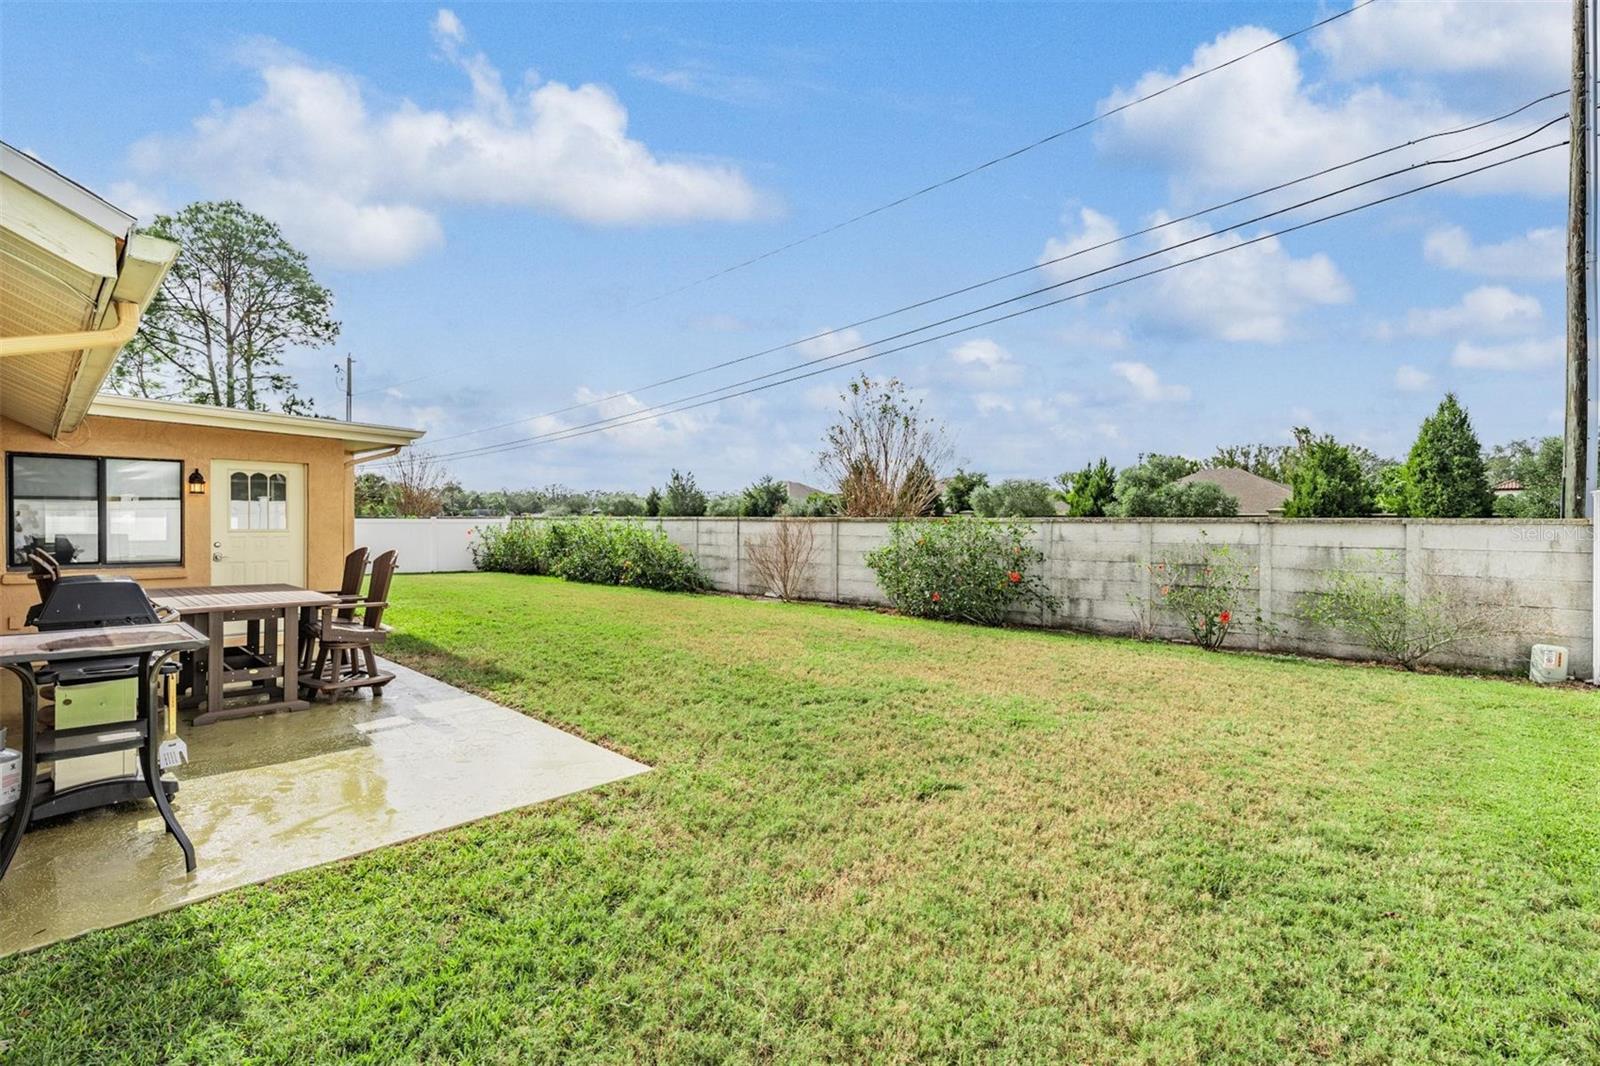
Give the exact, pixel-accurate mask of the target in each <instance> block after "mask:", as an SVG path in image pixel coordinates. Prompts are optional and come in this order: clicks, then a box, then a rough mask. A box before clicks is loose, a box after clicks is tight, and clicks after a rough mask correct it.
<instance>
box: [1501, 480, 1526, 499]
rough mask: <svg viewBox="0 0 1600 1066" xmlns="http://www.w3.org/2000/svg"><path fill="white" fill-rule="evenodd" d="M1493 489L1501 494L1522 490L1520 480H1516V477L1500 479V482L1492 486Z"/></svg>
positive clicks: (1506, 494)
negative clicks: (1505, 479)
mask: <svg viewBox="0 0 1600 1066" xmlns="http://www.w3.org/2000/svg"><path fill="white" fill-rule="evenodd" d="M1494 491H1495V492H1496V493H1497V494H1499V495H1501V496H1509V495H1511V494H1512V493H1515V492H1521V491H1522V482H1520V481H1518V480H1517V479H1516V478H1512V479H1511V480H1509V481H1502V482H1500V484H1498V485H1496V486H1495V487H1494Z"/></svg>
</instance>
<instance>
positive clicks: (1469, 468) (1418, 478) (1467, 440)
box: [1406, 392, 1494, 518]
mask: <svg viewBox="0 0 1600 1066" xmlns="http://www.w3.org/2000/svg"><path fill="white" fill-rule="evenodd" d="M1406 467H1407V472H1408V474H1409V475H1410V482H1411V488H1410V501H1409V503H1410V506H1409V508H1408V510H1409V511H1410V513H1411V514H1412V515H1414V516H1416V517H1417V518H1484V517H1487V516H1488V515H1489V514H1491V513H1492V512H1493V509H1494V493H1493V491H1491V489H1490V488H1489V475H1488V472H1487V471H1486V470H1485V469H1484V465H1483V446H1482V445H1480V444H1479V443H1478V435H1477V434H1476V433H1475V432H1473V429H1472V420H1471V419H1470V418H1468V417H1467V411H1466V408H1464V407H1462V406H1461V403H1460V401H1458V400H1457V399H1456V395H1455V393H1453V392H1452V393H1447V394H1446V395H1445V398H1444V401H1443V402H1442V403H1440V404H1439V409H1438V410H1437V411H1435V412H1434V413H1433V414H1431V415H1429V416H1428V417H1427V418H1425V419H1423V421H1422V428H1421V429H1420V430H1418V431H1417V442H1416V443H1415V444H1413V445H1412V446H1411V457H1410V458H1409V459H1407V460H1406Z"/></svg>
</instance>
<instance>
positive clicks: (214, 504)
mask: <svg viewBox="0 0 1600 1066" xmlns="http://www.w3.org/2000/svg"><path fill="white" fill-rule="evenodd" d="M211 485H212V493H211V583H212V584H213V585H272V584H288V585H303V584H305V579H306V468H305V467H304V466H301V465H299V464H296V463H255V462H245V461H242V460H234V459H218V460H216V461H215V462H213V463H212V464H211Z"/></svg>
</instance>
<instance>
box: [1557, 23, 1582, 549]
mask: <svg viewBox="0 0 1600 1066" xmlns="http://www.w3.org/2000/svg"><path fill="white" fill-rule="evenodd" d="M1587 8H1588V4H1587V3H1586V2H1585V0H1572V139H1571V142H1570V143H1569V144H1568V146H1567V158H1568V175H1567V403H1566V408H1567V417H1566V431H1565V434H1564V437H1563V445H1564V446H1563V449H1562V455H1561V514H1562V517H1564V518H1582V517H1583V514H1584V500H1585V497H1586V495H1587V493H1588V481H1589V476H1588V463H1589V290H1588V247H1587V245H1588V234H1589V218H1588V215H1589V32H1588V31H1589V25H1588V11H1587Z"/></svg>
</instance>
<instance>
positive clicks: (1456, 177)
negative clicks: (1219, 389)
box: [478, 140, 1567, 454]
mask: <svg viewBox="0 0 1600 1066" xmlns="http://www.w3.org/2000/svg"><path fill="white" fill-rule="evenodd" d="M1566 144H1567V142H1566V141H1564V140H1563V141H1556V142H1555V143H1553V144H1547V145H1545V146H1544V147H1543V148H1534V149H1530V150H1529V151H1526V152H1523V153H1521V154H1519V155H1515V156H1511V157H1510V158H1508V159H1501V160H1497V161H1496V162H1493V163H1486V164H1484V165H1483V166H1481V167H1474V168H1473V169H1471V170H1466V171H1462V172H1461V173H1460V174H1452V175H1451V176H1449V177H1446V178H1440V179H1439V180H1437V181H1432V182H1429V183H1427V184H1426V185H1418V186H1415V187H1414V188H1410V189H1405V190H1402V191H1400V192H1397V193H1391V194H1390V195H1388V196H1384V197H1380V198H1379V199H1376V200H1369V201H1367V202H1366V203H1363V204H1356V205H1355V206H1353V207H1347V208H1345V209H1344V210H1342V211H1335V212H1333V213H1332V214H1328V215H1322V216H1320V217H1318V218H1313V219H1309V220H1307V221H1305V222H1301V223H1297V224H1296V225H1293V226H1286V227H1285V228H1283V229H1281V230H1277V231H1275V232H1273V233H1264V234H1261V235H1260V236H1258V237H1252V238H1250V239H1249V240H1247V241H1241V242H1240V243H1239V244H1233V245H1229V246H1228V247H1226V248H1217V249H1214V250H1212V251H1209V252H1204V253H1202V254H1200V255H1196V256H1192V257H1190V258H1188V259H1180V260H1179V261H1177V262H1175V263H1168V264H1166V265H1164V266H1159V267H1155V268H1152V269H1150V270H1146V271H1143V272H1142V273H1139V274H1133V275H1130V276H1128V277H1126V278H1118V279H1117V280H1115V281H1109V282H1106V283H1105V284H1104V285H1098V286H1096V287H1094V288H1092V289H1085V290H1084V291H1083V292H1076V293H1072V294H1070V295H1068V296H1062V297H1059V298H1057V299H1054V300H1050V301H1047V302H1045V303H1042V304H1036V305H1034V306H1032V307H1024V308H1022V309H1021V310H1018V311H1012V312H1009V313H1007V314H1004V315H999V316H996V317H995V318H990V319H985V320H984V321H982V322H975V323H972V324H970V325H966V326H962V327H960V328H958V329H953V330H950V331H948V332H945V333H940V334H936V335H935V336H932V337H923V338H921V339H919V340H915V341H911V342H910V343H907V344H903V345H900V346H898V347H895V348H889V349H886V350H884V351H881V352H872V353H870V354H868V355H864V356H861V357H860V358H857V359H852V360H850V361H849V362H847V363H841V364H838V365H836V366H826V367H821V368H820V369H816V370H810V371H807V372H806V373H804V374H796V375H794V376H793V377H789V378H784V379H783V380H781V381H772V382H768V383H767V384H764V385H759V386H756V387H754V388H750V389H744V390H742V391H740V392H736V393H731V394H729V395H727V396H718V397H715V398H712V399H709V400H702V401H700V402H698V403H693V404H688V405H686V406H684V407H678V408H674V409H673V410H670V411H661V412H658V413H655V414H647V415H643V416H642V417H638V418H631V419H629V420H628V421H625V422H620V423H617V424H615V425H607V426H598V427H590V428H581V429H580V428H578V427H574V429H575V431H574V432H569V433H564V434H562V435H560V436H556V437H554V438H552V439H553V440H555V441H564V440H571V439H572V438H574V437H585V436H588V435H589V434H591V433H605V432H607V431H608V430H612V429H620V428H621V427H622V426H628V425H633V424H634V423H636V422H647V421H651V420H654V419H657V418H664V417H665V416H667V415H669V414H680V413H682V412H684V411H692V410H695V409H696V408H700V407H705V406H708V405H710V404H714V403H721V402H722V401H723V400H731V399H735V398H737V397H739V396H748V395H750V394H751V393H756V392H763V391H765V390H767V389H771V388H776V387H777V386H779V385H787V384H791V383H793V382H796V381H801V380H804V379H806V378H812V377H816V376H817V375H818V374H826V373H829V372H831V371H834V370H838V369H842V368H843V367H847V366H855V365H857V364H859V363H865V362H868V361H869V360H872V359H880V358H882V357H883V356H885V355H892V354H894V353H895V352H901V351H905V350H906V349H908V348H916V347H918V346H920V345H923V344H930V343H932V342H934V341H938V340H944V339H946V338H948V337H953V336H956V335H958V334H961V333H970V332H971V331H972V330H975V329H981V328H982V327H984V326H990V325H994V324H995V323H997V322H1004V321H1007V320H1008V319H1013V318H1019V317H1021V316H1022V315H1028V314H1032V313H1034V312H1035V311H1043V310H1045V309H1046V308H1050V307H1055V306H1057V305H1058V304H1063V303H1067V302H1069V301H1072V300H1077V299H1081V298H1082V297H1085V296H1092V295H1094V294H1095V293H1099V292H1104V291H1105V290H1107V289H1113V288H1116V287H1117V286H1119V285H1126V284H1128V283H1129V282H1132V281H1139V280H1141V279H1143V278H1148V277H1151V276H1153V275H1156V274H1162V273H1165V272H1166V271H1169V270H1175V269H1177V268H1178V267H1181V266H1188V265H1189V264H1191V263H1197V262H1200V261H1201V260H1203V259H1211V258H1213V257H1215V256H1219V255H1225V254H1227V253H1228V252H1236V251H1238V250H1239V249H1241V248H1248V247H1249V246H1250V245H1252V244H1258V243H1260V242H1261V241H1266V240H1271V239H1272V238H1274V237H1281V236H1283V235H1284V234H1288V233H1294V232H1295V231H1297V230H1302V229H1306V228H1308V227H1310V226H1315V225H1318V224H1320V223H1323V222H1330V221H1333V220H1334V219H1338V218H1343V217H1344V216H1346V215H1350V214H1354V213H1356V212H1357V211H1363V210H1366V209H1367V208H1370V207H1377V206H1379V205H1381V204H1385V203H1389V202H1390V201H1393V200H1398V199H1400V198H1402V197H1405V196H1411V195H1413V194H1415V193H1419V192H1425V191H1426V190H1428V189H1433V188H1437V187H1438V186H1441V185H1447V184H1449V183H1450V182H1453V181H1460V180H1461V179H1463V178H1468V177H1471V176H1473V175H1474V174H1481V173H1483V172H1484V171H1487V170H1493V169H1495V168H1496V167H1502V166H1505V165H1507V164H1509V163H1516V162H1519V161H1521V160H1523V159H1528V158H1531V157H1532V156H1536V155H1540V154H1542V153H1544V152H1549V151H1553V150H1555V149H1557V148H1563V147H1565V146H1566ZM537 443H542V442H541V441H539V440H533V441H530V442H527V443H520V442H519V443H515V444H512V445H509V446H507V447H504V448H500V449H497V450H499V451H510V450H513V449H514V448H523V447H531V446H532V445H533V444H537ZM478 454H492V452H490V451H485V452H482V453H478Z"/></svg>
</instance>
